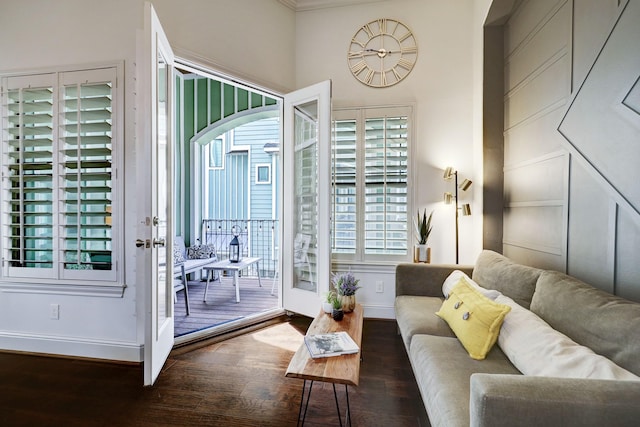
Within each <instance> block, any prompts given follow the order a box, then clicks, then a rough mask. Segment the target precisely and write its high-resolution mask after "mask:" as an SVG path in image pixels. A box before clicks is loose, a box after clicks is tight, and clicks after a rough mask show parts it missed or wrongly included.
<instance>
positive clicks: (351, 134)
mask: <svg viewBox="0 0 640 427" xmlns="http://www.w3.org/2000/svg"><path fill="white" fill-rule="evenodd" d="M333 134H334V135H333V141H332V142H333V153H332V156H331V163H332V169H333V171H332V172H333V186H332V194H331V197H332V200H333V236H332V237H333V239H332V240H333V248H332V250H333V252H334V253H343V254H355V253H356V246H357V216H356V214H357V200H356V196H357V194H356V193H357V191H356V152H357V150H356V143H357V135H356V120H354V119H346V120H335V121H334V132H333Z"/></svg>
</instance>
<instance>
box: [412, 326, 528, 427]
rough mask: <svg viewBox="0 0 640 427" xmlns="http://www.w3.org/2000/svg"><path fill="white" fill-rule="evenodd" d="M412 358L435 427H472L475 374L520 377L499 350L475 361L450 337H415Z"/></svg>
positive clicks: (494, 349)
mask: <svg viewBox="0 0 640 427" xmlns="http://www.w3.org/2000/svg"><path fill="white" fill-rule="evenodd" d="M409 358H410V360H411V365H412V368H413V372H414V375H415V376H416V381H417V383H418V387H419V389H420V393H421V394H422V399H423V400H424V402H425V408H426V409H427V412H428V415H429V421H430V422H431V426H432V427H440V426H447V427H458V426H460V427H462V426H464V427H469V425H470V422H469V395H470V394H469V393H470V377H471V374H474V373H476V372H480V373H488V374H519V372H518V370H517V369H516V368H515V367H514V366H513V365H512V364H511V363H510V362H509V359H507V358H506V356H505V355H504V354H503V353H502V351H500V349H499V348H498V347H497V346H495V347H494V348H493V349H492V350H491V351H490V352H489V353H488V354H487V357H486V358H485V359H484V360H481V361H480V360H474V359H471V358H470V357H469V355H468V354H467V352H466V351H465V349H464V348H463V347H462V345H461V344H460V342H459V341H458V340H457V339H455V338H449V337H438V336H433V335H415V336H414V337H413V339H412V340H411V349H410V353H409Z"/></svg>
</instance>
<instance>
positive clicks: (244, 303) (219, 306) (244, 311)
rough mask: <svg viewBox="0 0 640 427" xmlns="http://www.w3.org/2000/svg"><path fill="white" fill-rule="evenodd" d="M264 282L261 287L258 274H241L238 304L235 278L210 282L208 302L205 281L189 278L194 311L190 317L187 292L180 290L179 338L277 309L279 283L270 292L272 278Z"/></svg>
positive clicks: (178, 309) (177, 315)
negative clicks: (272, 292) (186, 303)
mask: <svg viewBox="0 0 640 427" xmlns="http://www.w3.org/2000/svg"><path fill="white" fill-rule="evenodd" d="M261 281H262V287H260V286H259V285H258V278H257V277H240V278H239V282H240V302H239V303H236V293H235V292H236V291H235V286H233V277H223V278H222V282H221V281H220V280H216V281H213V282H211V283H210V285H209V292H208V294H207V301H206V302H205V301H203V299H204V289H205V286H206V282H203V281H200V280H194V281H189V302H190V305H191V314H190V315H189V316H187V313H186V307H185V301H184V291H179V292H178V302H176V303H175V325H174V335H175V336H176V337H178V336H181V335H185V334H188V333H190V332H194V331H198V330H201V329H205V328H209V327H212V326H215V325H221V324H224V323H228V322H231V321H233V320H237V319H241V318H243V317H247V316H250V315H255V314H257V313H261V312H264V311H268V310H271V309H275V308H277V307H278V289H277V286H276V288H275V289H274V294H273V295H271V286H272V284H273V278H270V277H265V278H262V279H261Z"/></svg>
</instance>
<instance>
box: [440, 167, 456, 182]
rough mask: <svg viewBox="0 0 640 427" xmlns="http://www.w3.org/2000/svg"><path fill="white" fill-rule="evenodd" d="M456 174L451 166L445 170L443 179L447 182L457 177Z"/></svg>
mask: <svg viewBox="0 0 640 427" xmlns="http://www.w3.org/2000/svg"><path fill="white" fill-rule="evenodd" d="M455 173H456V172H455V171H454V170H453V168H452V167H451V166H448V167H447V168H446V169H445V170H444V175H443V176H442V177H443V178H444V179H446V180H450V179H451V178H453V175H455Z"/></svg>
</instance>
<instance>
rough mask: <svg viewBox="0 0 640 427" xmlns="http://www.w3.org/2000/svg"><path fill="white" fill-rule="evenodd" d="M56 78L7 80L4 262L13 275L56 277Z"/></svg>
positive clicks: (4, 86)
mask: <svg viewBox="0 0 640 427" xmlns="http://www.w3.org/2000/svg"><path fill="white" fill-rule="evenodd" d="M54 77H55V76H54V75H38V76H29V77H16V78H11V79H7V81H5V82H3V85H2V86H3V89H4V91H3V92H4V93H3V101H4V102H3V104H4V105H3V107H4V108H3V113H4V114H3V116H4V117H3V122H4V125H3V128H4V132H3V134H4V138H3V153H2V154H3V155H2V158H3V171H2V178H3V185H4V188H5V191H4V192H3V193H4V194H3V196H4V197H3V198H2V213H3V218H2V219H3V221H2V225H3V227H2V236H3V237H4V239H3V240H4V241H3V246H4V254H3V258H4V260H3V261H4V262H3V265H4V267H5V270H6V269H8V270H9V271H10V272H9V274H10V275H12V276H18V277H20V276H30V275H42V276H46V275H49V276H51V275H52V271H51V270H52V269H53V268H54V266H55V253H54V251H53V246H54V245H53V239H54V217H53V196H54V192H53V185H54V184H53V183H54V171H53V151H54V126H55V122H54V121H55V116H54V113H53V106H54V94H55V92H54V85H55V79H54ZM23 269H29V272H28V273H26V272H25V271H23ZM53 274H55V273H53Z"/></svg>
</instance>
